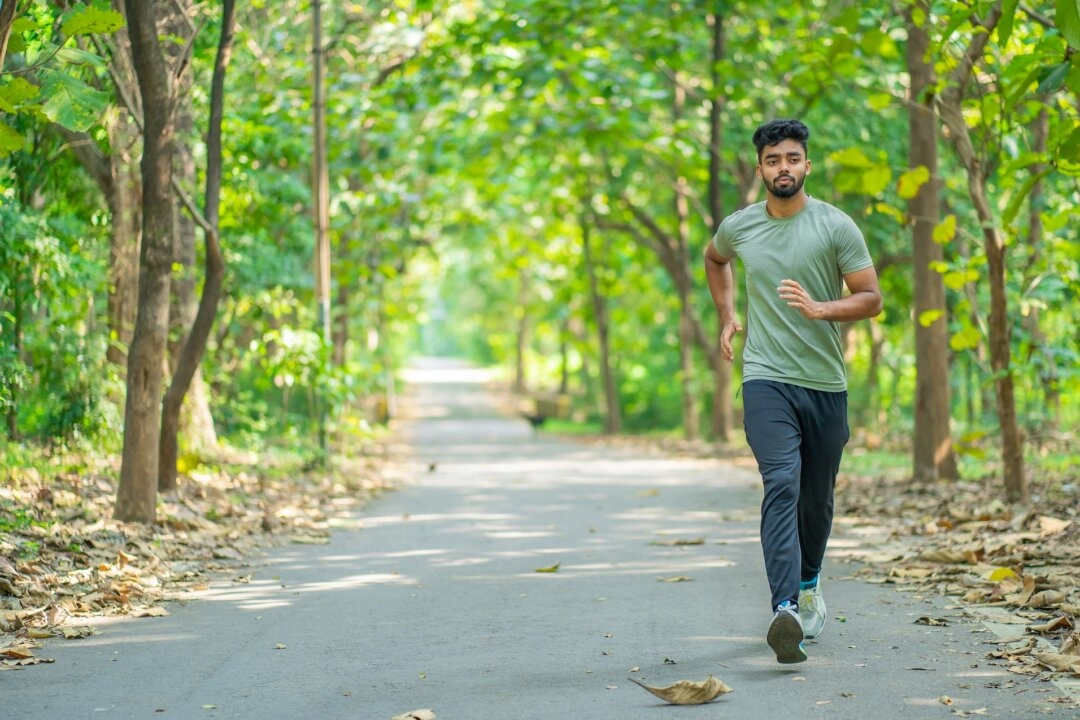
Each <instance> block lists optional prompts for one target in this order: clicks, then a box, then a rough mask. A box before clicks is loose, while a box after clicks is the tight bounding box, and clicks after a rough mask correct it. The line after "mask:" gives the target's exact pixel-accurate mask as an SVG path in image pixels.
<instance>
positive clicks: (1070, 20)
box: [1054, 0, 1080, 49]
mask: <svg viewBox="0 0 1080 720" xmlns="http://www.w3.org/2000/svg"><path fill="white" fill-rule="evenodd" d="M1054 24H1055V25H1057V29H1058V30H1060V31H1061V35H1062V37H1064V38H1065V42H1067V43H1069V45H1071V46H1073V47H1074V48H1077V49H1080V0H1057V14H1056V15H1055V17H1054Z"/></svg>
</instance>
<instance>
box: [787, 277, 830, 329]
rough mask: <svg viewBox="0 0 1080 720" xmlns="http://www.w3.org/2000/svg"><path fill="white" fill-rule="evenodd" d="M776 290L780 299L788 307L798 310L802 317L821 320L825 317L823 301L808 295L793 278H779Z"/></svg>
mask: <svg viewBox="0 0 1080 720" xmlns="http://www.w3.org/2000/svg"><path fill="white" fill-rule="evenodd" d="M776 292H777V293H779V295H780V299H781V300H783V301H784V302H786V303H787V304H788V307H793V308H795V309H796V310H798V311H799V312H800V313H802V316H803V317H804V318H806V319H808V320H821V319H823V318H824V317H825V308H824V303H819V302H817V301H816V300H814V299H813V298H812V297H810V293H808V292H806V289H805V288H803V286H802V285H800V284H799V283H798V282H796V281H795V280H781V281H780V287H778V288H776Z"/></svg>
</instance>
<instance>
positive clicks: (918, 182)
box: [896, 165, 930, 200]
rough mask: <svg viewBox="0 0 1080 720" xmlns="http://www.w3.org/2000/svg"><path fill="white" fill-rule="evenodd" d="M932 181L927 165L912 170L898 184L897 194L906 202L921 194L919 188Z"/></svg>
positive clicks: (901, 177)
mask: <svg viewBox="0 0 1080 720" xmlns="http://www.w3.org/2000/svg"><path fill="white" fill-rule="evenodd" d="M929 181H930V170H929V169H928V168H927V167H926V166H925V165H920V166H918V167H914V168H911V169H910V170H908V171H907V172H905V173H904V174H903V175H901V176H900V179H899V180H898V181H897V183H896V192H897V193H898V194H899V195H900V197H902V198H904V199H905V200H910V199H911V198H913V197H915V196H916V195H918V194H919V188H921V187H922V186H923V185H925V184H926V183H927V182H929Z"/></svg>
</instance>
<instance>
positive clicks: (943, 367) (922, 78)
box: [907, 0, 957, 482]
mask: <svg viewBox="0 0 1080 720" xmlns="http://www.w3.org/2000/svg"><path fill="white" fill-rule="evenodd" d="M919 5H920V6H921V7H922V8H923V9H924V11H926V14H927V16H929V10H928V2H927V1H926V0H919ZM911 12H912V10H911V9H910V8H909V9H908V11H907V20H908V27H909V31H908V42H907V67H908V74H909V75H910V77H911V97H910V98H909V100H910V101H911V102H910V104H909V105H908V107H909V108H910V110H909V113H908V118H909V119H908V123H909V138H910V141H909V153H910V164H911V167H913V168H917V167H924V168H926V169H927V170H928V171H929V173H930V180H929V181H928V182H926V183H925V184H923V186H922V187H921V188H919V192H918V194H917V195H916V196H915V197H914V198H912V199H911V200H910V201H909V202H908V214H909V215H910V217H911V218H912V223H913V224H912V230H911V235H912V245H913V248H914V260H913V262H914V265H915V438H914V443H913V446H912V449H913V457H912V465H913V473H914V479H915V481H916V482H934V481H936V480H938V479H941V478H948V479H955V478H956V477H957V467H956V456H955V454H954V453H953V447H952V433H951V430H950V410H951V406H950V392H949V337H948V316H947V309H946V306H945V283H944V280H943V279H942V276H941V274H940V273H939V272H937V271H936V270H935V269H934V265H935V264H937V263H940V262H941V261H942V259H943V257H944V252H943V249H942V246H941V245H940V244H938V243H936V242H934V227H935V226H936V225H937V223H938V221H939V219H940V212H939V207H938V193H939V191H940V182H939V180H938V157H937V118H936V117H935V115H934V110H933V102H934V99H933V96H932V88H933V85H934V83H935V82H936V76H935V73H934V67H933V58H931V57H930V56H929V52H930V38H929V36H928V35H927V33H926V30H925V29H923V28H921V27H918V26H916V25H915V23H913V22H912V19H911ZM932 312H939V313H941V314H940V315H939V316H938V317H937V318H936V319H933V321H928V322H924V318H926V317H927V315H926V314H927V313H932Z"/></svg>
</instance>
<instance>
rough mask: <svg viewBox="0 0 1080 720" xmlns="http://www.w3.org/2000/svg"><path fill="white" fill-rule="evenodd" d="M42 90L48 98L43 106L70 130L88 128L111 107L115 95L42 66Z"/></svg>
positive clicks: (46, 114)
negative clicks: (112, 95) (112, 96)
mask: <svg viewBox="0 0 1080 720" xmlns="http://www.w3.org/2000/svg"><path fill="white" fill-rule="evenodd" d="M41 76H42V78H43V79H44V81H45V82H44V84H43V85H42V88H41V89H42V93H43V94H44V95H45V97H47V98H48V99H47V100H46V101H45V104H44V105H43V106H42V111H43V112H44V113H45V116H46V117H48V118H49V119H50V120H52V121H53V122H55V123H57V124H58V125H62V126H64V127H66V128H68V129H69V130H75V131H77V132H85V131H87V130H89V129H90V127H91V126H92V125H93V124H94V123H96V122H97V120H98V118H100V117H101V115H102V113H104V112H105V110H106V109H107V108H108V107H109V103H110V102H112V98H111V96H110V95H109V93H106V92H101V91H99V90H95V89H94V88H92V87H90V86H89V85H87V84H86V83H84V82H82V81H81V80H78V79H77V78H73V77H71V76H70V75H66V74H64V73H62V72H56V71H55V70H42V71H41Z"/></svg>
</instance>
